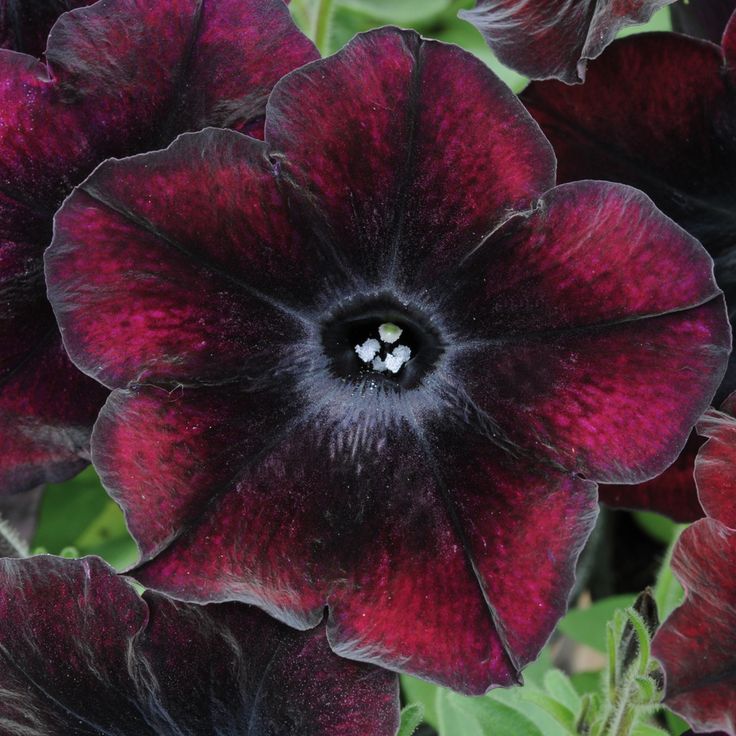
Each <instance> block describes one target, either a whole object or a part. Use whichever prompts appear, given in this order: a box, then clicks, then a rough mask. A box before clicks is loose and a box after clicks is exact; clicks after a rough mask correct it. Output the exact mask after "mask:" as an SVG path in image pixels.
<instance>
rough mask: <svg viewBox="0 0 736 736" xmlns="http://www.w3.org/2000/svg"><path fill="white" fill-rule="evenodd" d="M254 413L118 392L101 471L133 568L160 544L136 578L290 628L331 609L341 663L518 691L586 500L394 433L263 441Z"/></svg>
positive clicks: (339, 427)
mask: <svg viewBox="0 0 736 736" xmlns="http://www.w3.org/2000/svg"><path fill="white" fill-rule="evenodd" d="M262 400H263V399H262V398H260V399H259V398H258V397H255V398H251V397H248V396H247V395H245V394H243V395H241V396H240V398H238V397H237V395H236V394H234V393H233V392H232V391H226V390H224V389H223V388H221V387H215V388H208V389H202V388H200V389H185V390H184V391H183V392H182V393H181V394H180V395H177V394H172V395H168V394H167V393H166V392H165V391H162V390H160V389H155V388H152V387H150V388H149V387H142V388H140V389H133V390H128V391H124V392H123V391H116V392H114V393H113V395H112V397H111V399H110V401H108V405H107V406H106V408H105V410H104V411H103V414H102V416H101V418H100V421H99V423H98V425H97V429H96V432H95V436H94V447H95V463H96V465H97V466H98V468H99V469H100V473H101V476H102V478H103V480H104V482H105V484H106V486H107V487H108V488H110V489H111V490H112V492H113V494H114V495H115V497H116V499H117V500H118V501H119V502H120V503H121V504H122V506H123V507H124V509H125V510H126V515H127V518H128V522H129V525H130V528H131V531H132V532H133V534H134V535H135V537H136V538H137V539H138V540H139V544H140V546H141V548H142V550H143V552H144V559H149V558H150V557H152V554H151V551H154V552H155V551H158V550H159V549H160V548H161V546H162V544H163V543H166V544H168V546H167V547H165V548H164V549H163V551H160V552H159V554H158V555H157V556H155V557H153V559H152V560H151V561H150V562H147V563H145V564H143V565H142V566H141V567H139V568H137V570H136V577H138V578H139V579H140V580H141V581H143V582H144V583H145V584H146V585H149V586H151V587H153V588H155V589H158V590H162V591H165V592H170V593H172V594H174V595H176V596H177V597H181V598H183V599H186V600H191V601H206V600H230V599H237V600H241V601H247V602H250V603H256V604H257V605H259V606H260V607H262V608H264V609H265V610H267V611H268V612H269V613H271V614H273V615H275V616H276V617H278V618H280V619H281V620H283V621H285V622H287V623H289V624H290V625H292V626H296V627H298V628H305V627H309V626H314V625H315V624H316V623H318V622H319V621H320V620H321V618H322V616H323V610H324V607H325V605H327V606H329V611H330V616H329V623H328V631H329V636H330V640H331V643H332V645H333V647H334V648H335V650H336V651H337V652H338V653H340V654H342V655H344V656H346V657H349V658H354V659H360V660H365V661H369V662H373V663H376V664H380V665H381V666H384V667H388V668H391V669H397V670H401V671H406V672H411V673H413V674H416V675H419V676H422V677H426V678H428V679H432V680H435V681H438V682H441V683H443V684H446V685H450V686H451V687H454V688H456V689H458V690H462V691H465V692H471V693H480V692H483V691H484V690H486V689H487V688H488V687H489V686H490V685H491V684H510V683H512V682H514V681H515V680H516V678H517V677H518V669H520V667H521V666H523V664H525V663H526V662H528V661H529V660H530V659H532V658H533V657H535V656H536V654H537V652H538V650H539V649H540V648H541V646H542V645H543V644H544V642H545V641H546V639H547V637H548V636H549V634H550V632H551V630H552V628H553V627H554V624H555V622H556V620H557V619H558V618H559V616H560V615H561V614H562V612H564V610H565V608H566V604H567V595H568V592H569V590H570V587H571V585H572V580H573V570H574V564H575V560H576V558H577V555H578V553H579V550H580V547H581V545H582V544H583V542H584V540H585V538H586V537H587V535H588V533H589V531H590V528H591V526H592V523H593V521H594V516H595V509H596V497H595V491H594V488H593V487H592V486H590V485H589V484H585V483H583V482H581V481H579V480H577V479H575V478H573V477H566V476H563V475H562V474H560V473H559V472H558V471H555V470H553V469H551V468H542V467H538V468H536V469H535V468H534V466H532V467H529V464H528V463H524V464H522V463H521V462H519V461H515V460H514V459H512V458H508V457H506V455H505V453H504V452H503V451H501V450H499V449H494V448H493V446H492V445H489V444H488V442H487V440H486V439H485V438H480V437H476V438H475V439H473V436H472V435H471V436H470V437H466V436H465V435H464V434H463V435H462V436H463V437H465V440H456V441H452V440H451V437H448V436H447V434H443V435H442V436H440V435H439V434H435V435H427V436H426V437H423V438H420V437H419V436H417V435H416V432H415V429H414V428H412V426H410V425H409V424H406V423H402V424H400V425H398V426H393V427H390V428H387V429H382V428H381V427H374V428H373V429H372V430H371V432H370V433H366V430H365V429H363V430H362V432H361V430H360V429H359V428H358V427H354V426H350V423H349V422H347V421H346V420H345V419H344V418H342V417H331V416H330V415H329V413H322V414H320V415H318V416H317V417H315V418H313V419H312V420H308V421H307V422H306V423H304V424H299V425H297V426H296V427H291V428H289V427H288V426H287V427H285V429H284V430H283V431H282V433H281V436H280V437H278V436H277V435H276V433H275V432H272V433H269V434H268V435H267V436H264V435H265V432H264V430H263V427H264V426H266V427H268V423H269V420H271V419H272V416H271V415H270V414H269V411H266V410H264V409H263V404H262V403H261V402H262ZM248 406H252V407H253V408H252V409H251V410H250V411H249V410H248ZM290 410H291V411H294V407H293V406H292V407H290ZM261 417H262V418H261ZM356 420H357V417H356ZM276 423H277V424H278V420H276ZM458 431H460V428H459V427H458V428H456V434H457V432H458ZM361 434H365V437H364V438H363V439H361V438H360V435H361ZM356 435H357V437H356ZM235 436H237V437H241V438H243V439H242V440H241V443H232V442H230V443H229V444H226V443H225V442H223V439H224V438H226V437H230V438H232V437H235ZM469 442H471V443H472V444H471V445H470V446H469V445H468V443H469ZM149 447H150V448H155V453H154V451H153V449H152V450H151V452H150V453H149V452H148V451H147V449H146V448H149ZM215 448H217V451H215ZM481 460H482V462H481ZM479 463H480V464H479ZM153 468H155V469H156V472H152V471H153ZM520 476H522V477H523V482H520V481H519V477H520ZM515 489H516V490H515ZM522 489H523V490H522ZM530 495H533V496H534V498H535V499H536V500H535V502H534V503H530V501H529V499H530ZM143 497H145V498H143ZM151 509H155V512H154V513H151ZM543 509H544V510H545V511H544V513H542V510H543ZM167 524H170V525H171V526H170V527H168V526H166V525H167ZM175 532H178V533H176V534H175ZM542 550H544V552H542ZM287 560H288V564H285V561H287ZM520 586H523V590H524V593H523V595H522V596H521V600H523V601H527V600H532V601H533V603H532V604H531V605H529V606H527V605H526V604H524V605H520V602H519V601H520Z"/></svg>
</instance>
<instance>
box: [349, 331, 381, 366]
mask: <svg viewBox="0 0 736 736" xmlns="http://www.w3.org/2000/svg"><path fill="white" fill-rule="evenodd" d="M380 350H381V343H380V342H378V340H376V339H375V338H373V337H370V338H368V339H367V340H366V341H365V342H364V343H363V344H362V345H356V346H355V352H356V353H358V357H359V358H360V359H361V360H362V361H363V362H364V363H370V362H371V361H372V360H373V358H375V357H376V355H378V353H379V352H380Z"/></svg>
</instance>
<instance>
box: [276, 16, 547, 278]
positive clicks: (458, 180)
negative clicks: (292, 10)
mask: <svg viewBox="0 0 736 736" xmlns="http://www.w3.org/2000/svg"><path fill="white" fill-rule="evenodd" d="M491 131H492V132H491ZM266 140H267V141H268V143H269V144H270V146H271V149H272V151H273V156H274V157H275V158H276V160H277V161H278V162H279V163H280V171H281V176H282V178H283V179H284V180H285V181H287V182H289V183H290V184H291V185H292V186H293V187H294V193H295V195H297V196H299V198H300V201H301V203H302V204H303V205H304V206H305V208H306V213H305V216H306V217H307V218H308V220H309V221H310V224H311V226H312V227H313V228H314V229H315V231H316V232H318V233H320V234H321V236H322V238H323V239H324V240H325V241H326V242H327V243H329V244H330V245H331V246H332V248H333V250H334V251H335V252H336V253H337V255H338V256H339V258H340V259H341V260H343V261H344V262H346V263H348V264H349V265H350V268H351V269H352V270H353V271H355V270H359V271H360V273H361V276H362V277H363V278H364V279H366V280H368V281H369V282H371V281H374V280H379V279H380V280H382V281H386V280H390V279H391V278H393V279H394V280H395V281H397V282H399V283H403V284H407V283H414V284H415V283H417V281H419V282H420V283H421V278H420V275H418V274H417V273H416V268H417V263H418V262H420V260H422V261H425V264H426V265H425V268H427V269H430V273H431V274H432V275H433V276H434V277H435V278H436V276H437V274H438V273H441V272H442V271H443V270H444V267H445V264H446V263H447V262H454V261H455V260H457V259H458V258H459V257H460V256H462V255H463V254H464V253H466V252H467V251H468V249H469V248H471V247H474V246H476V245H477V244H478V243H479V242H480V241H481V239H482V238H483V236H484V235H486V234H487V233H488V232H490V231H491V230H492V229H493V228H494V227H495V226H496V225H498V224H499V222H501V221H503V220H504V219H506V218H507V217H508V216H509V213H510V212H512V211H514V210H519V209H522V210H523V209H526V208H528V207H529V204H530V202H531V201H532V200H533V199H534V198H535V197H536V196H538V195H539V194H541V193H542V192H544V191H545V190H547V189H548V188H549V187H550V186H552V185H553V183H554V157H553V155H552V152H551V150H550V147H549V145H548V143H547V141H545V140H544V138H543V137H542V136H540V135H539V131H538V130H537V128H536V126H534V125H533V124H532V122H531V121H530V120H529V119H528V117H527V116H526V115H525V113H524V111H523V109H522V108H521V107H520V106H519V104H518V100H517V99H516V98H515V97H514V95H512V94H511V93H510V91H509V90H508V88H507V87H506V86H505V85H504V84H503V83H502V82H501V81H500V80H498V79H497V78H496V77H495V76H494V75H493V74H492V73H491V72H489V70H488V69H487V68H486V67H485V66H484V65H483V64H482V63H480V62H479V61H478V60H477V59H475V58H474V57H473V56H471V55H470V54H468V53H466V52H464V51H462V50H460V49H459V48H457V47H454V46H448V45H444V44H439V43H437V42H434V41H424V40H422V39H421V38H420V37H419V36H418V35H417V34H416V33H414V32H411V31H399V30H398V29H395V28H393V29H392V28H385V29H381V30H378V31H373V32H370V33H367V34H363V35H360V36H358V37H356V38H355V39H354V40H353V41H352V42H350V43H349V44H348V45H347V46H346V47H345V48H344V49H342V50H341V51H340V52H339V53H337V54H336V55H335V56H333V57H330V58H329V59H325V60H324V61H319V62H316V63H314V64H311V65H308V66H306V67H304V68H302V69H299V70H297V71H296V72H294V73H292V74H290V75H288V76H287V77H285V78H284V79H283V80H281V82H279V84H278V85H277V86H276V87H275V88H274V92H273V94H272V95H271V98H270V100H269V105H268V115H267V122H266Z"/></svg>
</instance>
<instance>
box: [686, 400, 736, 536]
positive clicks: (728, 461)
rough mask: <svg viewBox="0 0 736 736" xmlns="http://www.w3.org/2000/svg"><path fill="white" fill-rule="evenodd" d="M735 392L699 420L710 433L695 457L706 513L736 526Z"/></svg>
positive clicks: (701, 430)
mask: <svg viewBox="0 0 736 736" xmlns="http://www.w3.org/2000/svg"><path fill="white" fill-rule="evenodd" d="M735 414H736V394H731V396H730V397H729V398H728V399H727V400H726V402H725V403H724V404H723V406H722V407H721V410H720V411H716V410H715V409H711V410H709V411H708V412H706V414H705V416H704V417H703V418H702V419H701V421H700V422H699V423H698V433H699V434H700V435H702V436H703V437H707V438H708V440H707V442H706V443H705V444H704V445H703V447H702V448H701V450H700V452H699V453H698V457H697V459H696V460H695V482H696V483H697V486H698V495H699V496H700V502H701V503H702V504H703V508H704V509H705V513H706V514H707V515H708V516H710V517H711V518H713V519H717V520H718V521H720V522H721V523H723V524H725V525H726V526H728V527H730V528H731V529H736V418H734V415H735Z"/></svg>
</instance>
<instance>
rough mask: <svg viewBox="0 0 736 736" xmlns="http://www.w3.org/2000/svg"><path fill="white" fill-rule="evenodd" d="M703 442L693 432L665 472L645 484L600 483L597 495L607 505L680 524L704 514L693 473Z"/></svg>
mask: <svg viewBox="0 0 736 736" xmlns="http://www.w3.org/2000/svg"><path fill="white" fill-rule="evenodd" d="M702 444H703V440H702V439H700V438H699V437H698V435H697V434H695V433H694V432H692V433H691V434H690V437H689V439H688V441H687V444H686V445H685V448H684V449H683V451H682V452H681V453H680V455H679V456H678V458H677V460H675V462H674V463H673V464H672V465H671V466H670V467H669V468H667V470H665V471H664V473H662V474H660V475H658V476H657V477H656V478H652V480H649V481H646V482H645V483H636V484H634V485H602V486H600V487H599V488H598V497H599V498H600V500H601V501H602V502H603V503H605V504H606V505H608V506H613V507H615V508H624V509H633V510H642V511H654V512H656V513H658V514H663V515H664V516H668V517H669V518H670V519H673V520H674V521H677V522H680V523H689V522H691V521H695V520H696V519H700V518H702V517H703V516H704V515H705V514H704V512H703V507H702V506H701V505H700V501H699V500H698V489H697V488H696V486H695V478H694V476H693V472H694V470H695V457H696V455H697V454H698V449H699V448H700V446H701V445H702Z"/></svg>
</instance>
